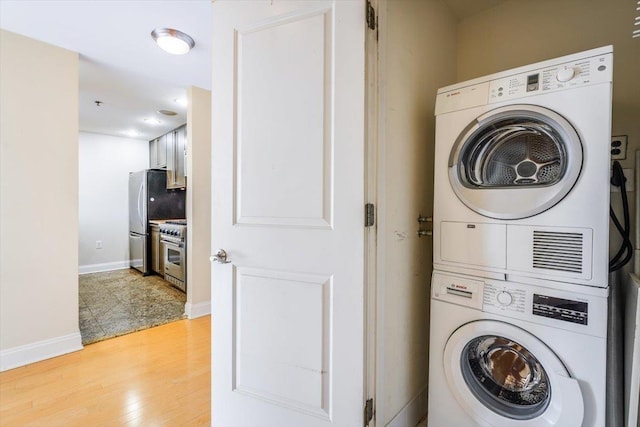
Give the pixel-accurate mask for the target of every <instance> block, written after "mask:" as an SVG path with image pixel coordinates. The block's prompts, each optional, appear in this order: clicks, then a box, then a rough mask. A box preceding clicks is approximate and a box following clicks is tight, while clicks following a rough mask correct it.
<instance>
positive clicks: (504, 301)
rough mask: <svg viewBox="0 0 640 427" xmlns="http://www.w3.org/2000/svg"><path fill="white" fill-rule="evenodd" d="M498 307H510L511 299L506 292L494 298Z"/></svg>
mask: <svg viewBox="0 0 640 427" xmlns="http://www.w3.org/2000/svg"><path fill="white" fill-rule="evenodd" d="M496 298H497V299H498V302H499V303H500V305H505V306H506V305H510V304H511V303H512V302H513V297H512V296H511V294H510V293H509V292H507V291H502V292H500V293H499V294H498V296H497V297H496Z"/></svg>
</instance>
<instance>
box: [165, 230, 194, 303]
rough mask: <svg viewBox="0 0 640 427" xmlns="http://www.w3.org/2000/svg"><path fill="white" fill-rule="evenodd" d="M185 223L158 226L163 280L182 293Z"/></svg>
mask: <svg viewBox="0 0 640 427" xmlns="http://www.w3.org/2000/svg"><path fill="white" fill-rule="evenodd" d="M186 241H187V221H186V220H169V221H166V222H165V223H164V224H162V225H161V226H160V242H162V243H163V246H164V255H163V256H164V278H165V280H166V281H167V282H169V283H171V284H172V285H173V286H175V287H176V288H178V289H180V290H181V291H183V292H186V291H187V244H186Z"/></svg>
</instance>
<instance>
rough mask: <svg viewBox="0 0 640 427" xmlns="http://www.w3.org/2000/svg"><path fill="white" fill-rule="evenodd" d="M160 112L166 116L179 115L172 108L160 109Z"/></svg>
mask: <svg viewBox="0 0 640 427" xmlns="http://www.w3.org/2000/svg"><path fill="white" fill-rule="evenodd" d="M158 114H164V115H165V116H177V115H178V113H176V112H175V111H171V110H158Z"/></svg>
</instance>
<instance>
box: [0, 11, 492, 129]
mask: <svg viewBox="0 0 640 427" xmlns="http://www.w3.org/2000/svg"><path fill="white" fill-rule="evenodd" d="M444 1H445V3H446V4H447V5H448V6H449V8H451V10H452V12H453V13H454V14H455V15H456V16H457V17H458V19H464V18H465V17H467V16H470V15H473V14H475V13H479V12H481V11H483V10H486V9H488V8H491V7H493V6H495V5H496V4H498V3H501V2H502V0H444ZM157 27H170V28H175V29H178V30H180V31H183V32H185V33H187V34H189V35H190V36H191V37H192V38H193V39H194V40H195V42H196V46H195V48H194V49H193V50H192V51H191V52H189V53H188V54H186V55H177V56H176V55H170V54H168V53H166V52H164V51H163V50H161V49H160V48H159V47H157V46H156V45H155V43H154V42H153V39H152V38H151V36H150V33H151V31H152V30H153V29H154V28H157ZM0 28H2V29H5V30H8V31H12V32H15V33H18V34H22V35H25V36H28V37H31V38H34V39H37V40H41V41H44V42H47V43H50V44H53V45H56V46H60V47H63V48H66V49H69V50H73V51H75V52H78V53H79V54H80V88H79V90H80V118H79V120H80V130H81V131H85V132H95V133H102V134H107V135H114V136H130V135H129V132H130V131H136V132H137V133H138V135H137V136H135V138H138V139H145V140H150V139H153V138H155V137H157V136H159V135H162V134H164V133H166V132H168V131H170V130H171V129H174V128H175V127H177V126H179V125H181V124H182V123H185V122H186V107H184V106H181V105H179V104H177V103H176V102H174V100H175V99H180V98H182V99H184V98H185V97H186V90H187V88H188V87H189V86H191V85H193V86H199V87H201V88H204V89H209V90H210V89H211V0H165V1H158V0H127V1H119V0H101V1H88V0H84V1H79V0H66V1H60V0H0ZM95 101H102V102H103V104H102V105H101V106H100V107H98V106H96V105H95ZM160 109H166V110H173V111H175V112H177V113H178V115H177V116H174V117H167V116H163V115H161V114H158V113H157V111H158V110H160ZM145 118H157V119H159V120H161V122H162V123H161V124H160V125H153V124H150V123H147V122H145V121H144V119H145Z"/></svg>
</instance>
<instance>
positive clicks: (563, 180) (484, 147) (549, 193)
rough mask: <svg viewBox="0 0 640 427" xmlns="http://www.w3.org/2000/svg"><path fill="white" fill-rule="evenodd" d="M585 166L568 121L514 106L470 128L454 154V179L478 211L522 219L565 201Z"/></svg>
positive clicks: (451, 175)
mask: <svg viewBox="0 0 640 427" xmlns="http://www.w3.org/2000/svg"><path fill="white" fill-rule="evenodd" d="M581 167H582V144H581V142H580V138H579V137H578V134H577V133H576V131H575V129H574V128H573V127H572V126H571V124H570V123H569V122H568V121H567V120H566V119H564V118H563V117H562V116H560V115H559V114H557V113H555V112H553V111H551V110H548V109H545V108H542V107H537V106H530V105H512V106H508V107H502V108H499V109H496V110H493V111H490V112H488V113H486V114H484V115H483V116H481V117H479V118H478V119H477V120H476V121H474V122H473V123H471V124H470V125H469V126H468V127H467V128H466V129H465V131H464V132H463V133H462V134H461V135H460V137H459V138H458V140H457V141H456V143H455V144H454V148H453V151H452V153H451V157H450V160H449V168H450V173H449V178H450V181H451V184H452V187H453V189H454V191H455V193H456V195H457V196H458V198H459V199H460V200H461V201H462V202H463V203H464V204H465V205H467V206H468V207H469V208H471V209H473V210H474V211H476V212H478V213H480V214H481V215H484V216H488V217H491V218H499V219H519V218H526V217H529V216H533V215H536V214H538V213H540V212H543V211H545V210H547V209H549V208H551V207H552V206H554V205H555V204H556V203H558V202H559V201H560V200H562V199H563V198H564V197H565V196H566V195H567V193H568V192H569V191H570V190H571V188H572V187H573V185H574V184H575V182H576V180H577V179H578V175H579V174H580V169H581Z"/></svg>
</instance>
